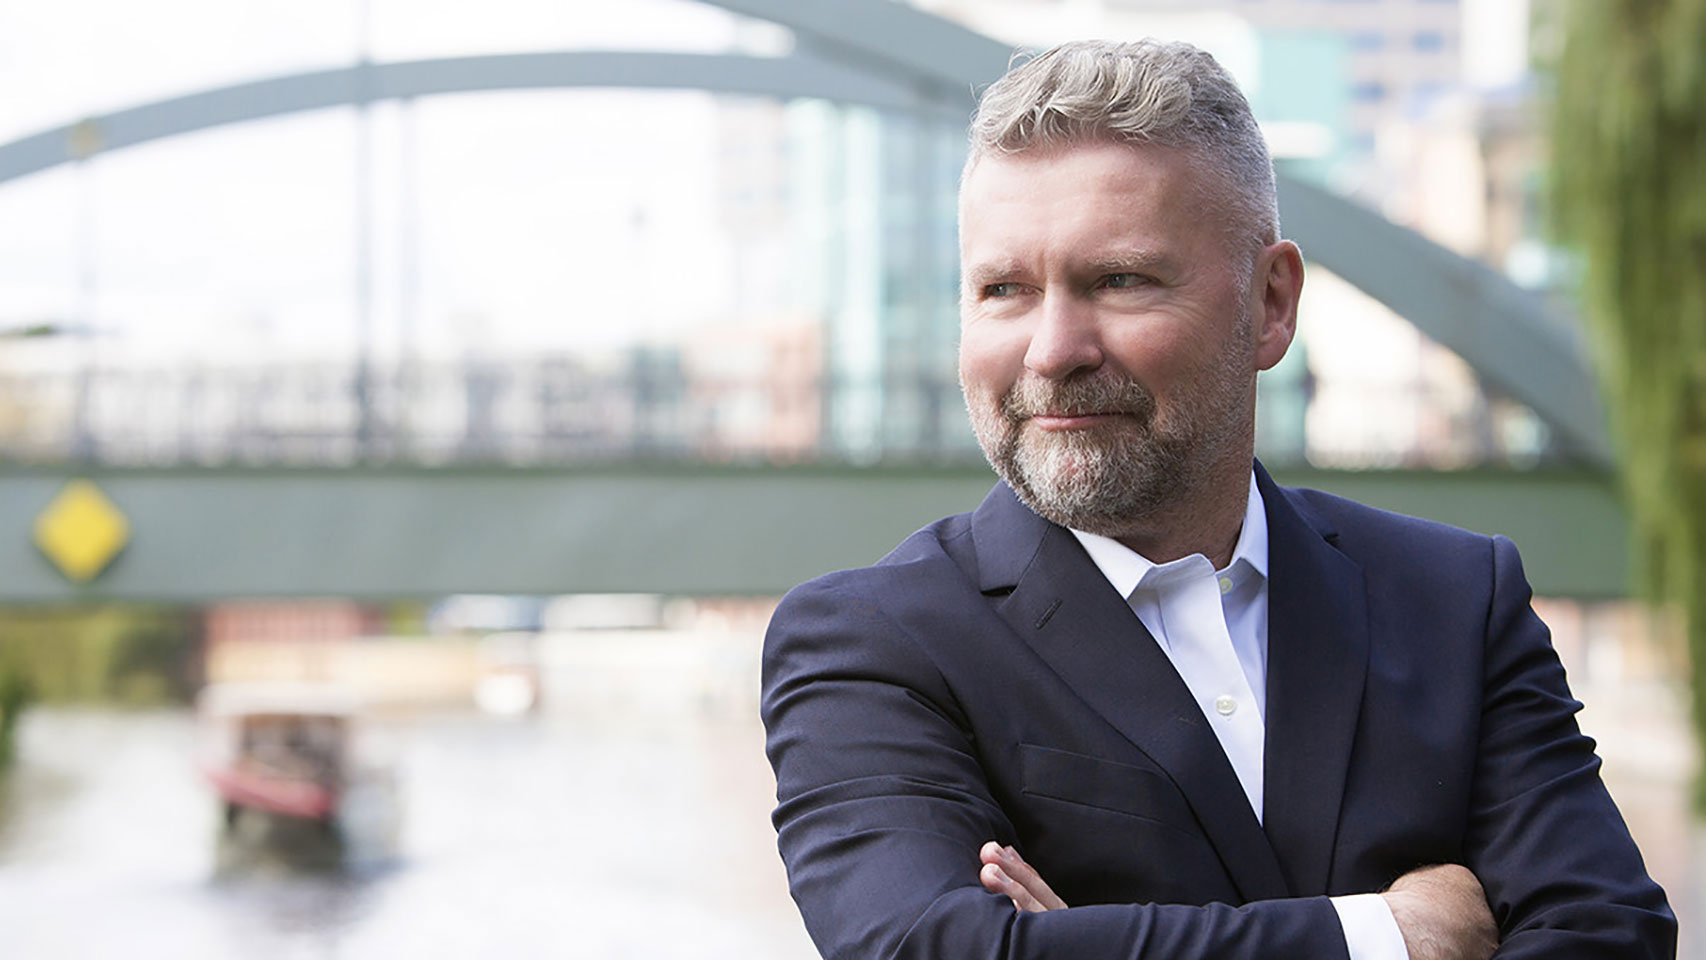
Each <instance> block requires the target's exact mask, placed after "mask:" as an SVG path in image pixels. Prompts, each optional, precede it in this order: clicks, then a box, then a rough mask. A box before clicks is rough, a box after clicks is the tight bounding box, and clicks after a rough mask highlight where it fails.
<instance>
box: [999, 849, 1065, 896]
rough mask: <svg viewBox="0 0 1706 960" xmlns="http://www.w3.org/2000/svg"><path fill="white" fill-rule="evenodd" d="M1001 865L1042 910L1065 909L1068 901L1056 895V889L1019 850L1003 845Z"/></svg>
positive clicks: (1000, 851)
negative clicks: (1050, 885) (1051, 886)
mask: <svg viewBox="0 0 1706 960" xmlns="http://www.w3.org/2000/svg"><path fill="white" fill-rule="evenodd" d="M997 852H998V856H999V861H998V862H999V865H1000V867H1001V869H1002V871H1003V872H1004V873H1005V874H1006V876H1007V877H1008V878H1010V879H1012V880H1013V881H1015V882H1017V883H1018V884H1019V886H1021V887H1023V888H1024V890H1025V892H1026V894H1028V895H1029V897H1030V899H1031V900H1033V901H1034V902H1036V904H1037V905H1038V908H1039V909H1042V910H1065V909H1066V901H1064V900H1062V899H1060V898H1059V897H1057V896H1055V894H1054V890H1053V889H1051V888H1050V887H1049V885H1048V884H1047V883H1046V882H1044V880H1043V878H1042V875H1041V874H1039V873H1037V871H1036V868H1035V867H1032V866H1031V865H1030V864H1028V863H1026V862H1025V858H1023V857H1021V856H1019V851H1017V850H1014V849H1013V848H1012V847H1001V848H1000V849H999V850H998V851H997Z"/></svg>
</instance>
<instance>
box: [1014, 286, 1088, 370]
mask: <svg viewBox="0 0 1706 960" xmlns="http://www.w3.org/2000/svg"><path fill="white" fill-rule="evenodd" d="M1036 324H1037V325H1036V329H1034V330H1033V331H1032V332H1031V344H1030V347H1029V349H1027V350H1026V351H1025V368H1026V369H1027V370H1030V371H1031V372H1032V373H1034V374H1036V375H1037V376H1039V377H1043V378H1045V379H1049V380H1061V379H1064V378H1066V377H1069V376H1071V375H1072V374H1074V373H1077V372H1079V371H1081V370H1094V369H1096V368H1097V367H1099V366H1101V365H1102V341H1101V330H1100V328H1099V327H1098V325H1097V323H1096V316H1095V311H1094V310H1092V309H1090V306H1089V305H1088V304H1086V303H1084V302H1083V301H1081V300H1079V299H1077V298H1075V297H1072V296H1070V295H1063V294H1055V293H1052V292H1051V293H1049V294H1045V295H1044V297H1043V301H1042V303H1041V305H1040V306H1039V307H1038V317H1037V321H1036Z"/></svg>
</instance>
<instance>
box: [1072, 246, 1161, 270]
mask: <svg viewBox="0 0 1706 960" xmlns="http://www.w3.org/2000/svg"><path fill="white" fill-rule="evenodd" d="M1170 262H1171V261H1170V260H1169V259H1168V257H1167V255H1166V254H1164V253H1161V252H1159V251H1156V250H1128V251H1124V252H1121V253H1115V254H1110V255H1108V256H1102V257H1094V258H1091V259H1090V260H1087V261H1085V263H1084V265H1085V267H1087V268H1088V269H1089V270H1090V271H1091V272H1094V273H1127V272H1143V271H1148V270H1156V269H1159V268H1161V267H1164V266H1166V265H1167V264H1168V263H1170Z"/></svg>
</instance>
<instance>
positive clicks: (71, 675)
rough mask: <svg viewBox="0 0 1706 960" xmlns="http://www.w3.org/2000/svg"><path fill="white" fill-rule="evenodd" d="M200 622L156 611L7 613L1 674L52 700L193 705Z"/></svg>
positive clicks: (0, 645)
mask: <svg viewBox="0 0 1706 960" xmlns="http://www.w3.org/2000/svg"><path fill="white" fill-rule="evenodd" d="M194 639H195V629H194V622H193V618H192V617H191V615H190V614H188V613H185V612H183V611H177V610H167V609H161V608H155V607H125V606H106V607H96V608H51V607H50V608H15V609H0V677H3V676H4V675H6V674H15V675H17V676H18V677H20V678H21V680H22V681H23V682H24V683H25V684H26V686H27V688H28V689H30V690H31V691H33V693H34V695H35V697H36V698H39V699H41V700H43V701H46V702H51V703H118V704H123V705H127V706H148V705H153V704H158V703H164V702H173V701H176V702H187V700H188V699H189V696H190V694H191V692H192V689H193V687H192V680H193V678H192V677H191V676H190V675H189V666H190V663H191V660H192V657H191V654H192V652H193V649H194Z"/></svg>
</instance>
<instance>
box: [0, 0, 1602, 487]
mask: <svg viewBox="0 0 1706 960" xmlns="http://www.w3.org/2000/svg"><path fill="white" fill-rule="evenodd" d="M709 2H712V3H713V4H714V5H715V6H718V7H722V8H724V9H727V10H729V11H731V12H734V13H737V14H741V15H745V16H751V17H755V18H760V19H763V20H767V21H770V22H773V23H776V24H779V25H781V26H783V27H786V28H789V29H790V30H792V31H793V33H794V37H795V50H794V51H793V52H792V53H791V54H789V55H786V56H781V57H753V56H744V55H735V54H679V53H641V52H603V51H599V52H590V51H588V52H580V51H573V52H552V53H532V54H512V55H502V56H482V57H463V58H449V59H437V60H421V61H409V62H396V63H379V64H371V63H362V64H357V65H355V66H351V67H346V68H342V69H334V70H324V71H316V72H311V73H303V74H296V75H292V76H287V77H277V78H271V79H266V80H258V81H253V82H248V83H241V84H236V85H232V86H227V87H221V88H218V89H214V90H207V91H203V92H199V93H193V94H190V95H187V96H182V97H175V98H172V99H168V100H162V101H158V102H155V103H150V104H144V105H141V106H137V107H132V108H129V109H125V110H119V111H115V112H113V113H110V114H105V115H102V116H97V117H90V118H87V119H84V120H82V121H79V122H77V123H72V124H68V125H65V126H62V127H57V128H54V129H51V130H46V131H42V132H40V133H37V134H34V135H31V136H26V137H23V138H21V139H18V140H14V141H12V142H10V143H5V144H0V184H3V183H5V182H6V181H9V180H13V179H16V178H19V177H23V176H27V175H29V174H32V173H35V172H39V171H42V170H46V169H49V168H52V167H54V166H57V165H60V164H65V163H70V162H74V161H77V160H83V159H87V158H89V157H92V156H95V155H97V154H99V153H102V152H107V151H112V150H118V149H122V148H125V147H130V146H135V145H137V144H142V143H147V142H150V141H153V140H159V139H162V138H166V137H172V136H177V135H180V134H184V133H190V132H193V131H198V130H204V129H207V128H210V127H217V126H222V125H225V124H232V123H240V122H244V121H247V120H256V119H262V118H266V117H273V116H278V115H281V114H286V113H293V112H299V111H304V110H314V109H322V108H327V107H336V106H347V105H357V104H362V103H368V102H372V101H375V100H385V99H399V98H411V97H419V96H429V95H433V94H441V93H453V92H469V91H482V90H511V89H525V88H548V87H582V86H602V87H653V88H693V89H703V90H709V91H713V92H721V93H738V94H749V95H757V96H772V97H779V98H796V97H811V98H822V99H827V100H832V101H837V102H842V103H852V104H860V105H865V106H870V107H875V108H877V109H880V110H885V111H894V112H900V113H905V114H909V115H913V116H918V117H921V118H932V119H936V120H940V121H942V122H951V123H962V122H964V120H965V118H966V117H967V116H968V115H969V113H970V110H971V109H972V106H973V97H974V91H975V89H976V88H977V87H979V86H981V85H983V84H986V83H988V82H989V81H991V80H993V79H994V78H995V77H997V76H999V75H1000V73H1001V71H1002V70H1004V69H1005V68H1006V65H1007V63H1008V62H1009V60H1010V58H1011V55H1012V51H1011V50H1010V49H1009V48H1008V47H1006V46H1005V45H1003V44H1001V43H999V42H998V41H995V40H992V39H990V38H988V37H984V36H981V35H979V34H977V33H974V32H972V31H970V30H967V29H965V28H963V27H960V26H957V25H955V24H953V23H950V22H948V21H946V20H942V19H940V18H937V17H934V16H931V15H929V14H926V13H923V12H920V11H918V10H915V9H913V8H911V7H908V6H906V5H904V4H901V3H895V2H892V0H709ZM1280 206H1281V212H1282V216H1283V218H1284V221H1285V224H1286V230H1287V234H1288V235H1289V236H1291V237H1293V238H1294V239H1296V240H1297V241H1298V242H1299V243H1300V245H1301V246H1302V247H1303V248H1304V250H1305V251H1306V253H1307V254H1308V255H1309V256H1310V258H1311V259H1313V260H1315V261H1317V262H1319V263H1321V264H1322V265H1324V266H1326V267H1328V268H1330V269H1332V270H1334V272H1336V273H1338V274H1340V275H1341V276H1343V277H1344V278H1345V279H1346V280H1347V281H1349V282H1350V283H1352V284H1354V285H1356V286H1357V287H1359V288H1361V289H1362V290H1364V291H1365V292H1367V293H1368V294H1370V295H1371V296H1372V297H1374V298H1375V299H1376V300H1378V301H1380V302H1381V303H1384V304H1385V305H1386V306H1388V307H1390V308H1391V309H1392V310H1393V311H1394V312H1396V313H1397V314H1398V315H1400V316H1402V317H1404V318H1405V319H1407V320H1409V321H1410V322H1411V323H1413V324H1414V325H1415V326H1416V327H1417V328H1418V329H1420V330H1421V331H1422V332H1423V333H1426V334H1427V335H1428V336H1430V337H1432V338H1433V339H1434V340H1436V341H1438V342H1439V343H1441V344H1443V345H1444V346H1446V347H1447V348H1449V349H1451V350H1452V351H1454V352H1455V353H1457V354H1458V355H1459V356H1461V357H1462V358H1463V359H1464V360H1465V361H1466V362H1468V363H1469V365H1470V366H1471V367H1472V368H1473V369H1474V370H1475V371H1476V373H1477V374H1478V375H1479V376H1480V377H1481V378H1482V380H1483V381H1484V382H1486V383H1488V384H1489V385H1491V386H1493V387H1494V388H1496V389H1498V390H1499V391H1501V392H1502V393H1504V394H1506V395H1508V396H1510V397H1513V398H1515V399H1517V400H1519V401H1521V402H1523V403H1526V404H1527V405H1528V406H1530V407H1531V408H1533V409H1534V410H1535V412H1536V413H1537V414H1539V416H1540V417H1541V419H1542V420H1544V421H1545V422H1546V423H1547V424H1548V426H1549V427H1550V428H1551V429H1552V430H1553V431H1554V433H1555V435H1556V436H1557V437H1558V439H1559V440H1560V441H1561V443H1562V444H1563V445H1564V447H1565V448H1566V449H1567V450H1568V451H1570V452H1571V453H1572V454H1573V455H1575V456H1576V457H1577V458H1579V459H1580V460H1582V461H1584V462H1586V463H1588V464H1591V465H1593V466H1597V467H1605V466H1608V465H1609V464H1610V463H1611V462H1612V456H1613V455H1612V448H1611V444H1610V441H1609V439H1608V437H1607V433H1606V428H1605V422H1604V413H1603V409H1602V407H1601V402H1600V398H1599V391H1598V384H1597V381H1596V379H1595V377H1594V375H1593V372H1592V368H1591V366H1590V364H1589V361H1588V357H1587V353H1586V349H1585V346H1584V344H1583V342H1582V340H1581V337H1580V335H1579V333H1578V332H1577V330H1576V328H1575V327H1574V325H1573V324H1571V323H1569V322H1568V321H1566V320H1564V319H1561V318H1560V317H1559V315H1558V314H1557V313H1556V312H1555V311H1554V310H1552V309H1551V308H1550V307H1549V305H1548V304H1546V303H1545V302H1544V301H1542V300H1541V299H1540V298H1538V297H1536V296H1535V295H1533V294H1531V293H1528V292H1526V291H1523V290H1521V289H1519V288H1517V287H1516V286H1515V285H1513V284H1511V283H1510V282H1509V281H1507V280H1505V279H1504V278H1502V277H1500V276H1499V275H1497V274H1496V273H1494V272H1492V271H1491V270H1488V269H1487V268H1485V267H1483V266H1481V265H1480V264H1477V263H1475V262H1473V261H1470V260H1468V259H1466V258H1463V257H1460V256H1458V255H1457V254H1454V253H1452V252H1451V251H1449V250H1446V249H1444V248H1443V247H1440V246H1438V245H1437V244H1434V243H1432V242H1430V241H1428V240H1426V239H1425V238H1423V237H1421V236H1420V235H1419V234H1416V233H1415V232H1413V231H1411V230H1408V229H1405V228H1403V227H1400V226H1397V225H1395V224H1392V223H1390V222H1388V221H1386V220H1384V219H1383V218H1381V217H1380V216H1378V215H1377V214H1374V213H1372V212H1370V211H1367V210H1365V209H1363V208H1361V207H1359V206H1357V205H1355V204H1353V203H1351V202H1349V201H1346V200H1344V199H1342V198H1339V197H1335V196H1333V195H1331V194H1329V193H1327V192H1325V191H1323V190H1320V189H1318V188H1315V187H1312V186H1310V185H1308V184H1305V183H1302V182H1299V181H1296V180H1292V179H1289V178H1282V179H1281V183H1280Z"/></svg>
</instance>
